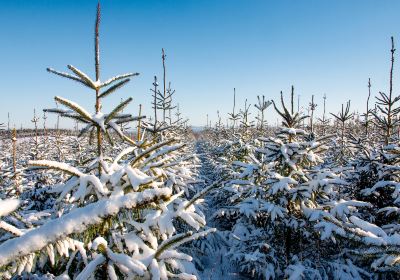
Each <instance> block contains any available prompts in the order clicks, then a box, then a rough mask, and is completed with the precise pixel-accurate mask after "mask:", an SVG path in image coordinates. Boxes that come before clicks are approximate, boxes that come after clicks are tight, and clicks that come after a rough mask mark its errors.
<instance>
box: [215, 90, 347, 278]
mask: <svg viewBox="0 0 400 280" xmlns="http://www.w3.org/2000/svg"><path fill="white" fill-rule="evenodd" d="M281 103H282V109H278V107H277V105H276V103H275V102H273V105H274V108H275V110H276V112H277V113H278V114H279V115H280V116H281V117H282V119H283V122H282V126H283V127H282V128H280V129H279V130H278V131H277V134H276V137H269V138H261V139H259V143H258V144H257V142H256V144H257V146H256V147H255V148H254V152H250V153H249V154H248V155H246V156H244V159H243V160H241V161H234V162H232V164H233V169H234V170H235V178H234V179H233V180H231V181H230V182H229V184H226V185H225V187H224V188H223V189H222V191H225V192H226V193H230V195H229V200H228V203H227V205H226V206H225V207H222V209H220V211H219V212H218V213H217V215H216V217H217V218H219V219H220V221H221V223H224V224H225V226H226V225H229V224H230V225H231V228H227V230H231V231H232V233H231V235H230V240H229V241H230V243H231V250H230V252H229V253H228V256H229V258H230V259H231V260H232V261H233V262H235V264H236V265H237V267H238V268H239V269H240V271H241V272H242V273H244V274H246V275H250V276H251V277H257V278H266V279H275V278H283V277H289V278H290V277H292V278H293V279H297V278H299V277H301V276H303V277H304V278H306V279H320V278H327V277H334V275H335V273H336V272H337V271H338V267H340V265H344V266H347V267H349V266H351V264H345V263H344V264H341V263H340V262H339V261H334V260H332V259H333V258H332V259H330V258H329V257H331V256H332V255H333V254H335V253H337V252H334V248H332V247H330V245H331V244H320V242H319V241H318V239H319V236H318V235H319V233H318V231H317V230H315V229H314V225H315V222H314V221H313V220H314V218H315V217H314V216H313V215H312V214H313V213H314V211H317V213H319V211H321V207H322V205H324V204H326V203H329V202H330V201H331V199H332V198H334V197H335V195H336V191H335V189H336V188H337V187H338V186H339V185H342V184H345V182H344V181H343V180H341V179H340V178H339V176H338V175H337V174H336V173H335V172H333V171H332V170H329V169H324V168H322V167H321V164H322V163H323V158H322V157H321V156H320V155H322V154H323V152H324V151H325V150H326V148H327V147H326V146H325V145H324V143H325V142H326V141H327V140H328V138H329V137H328V136H325V137H323V138H320V139H317V138H315V137H312V136H311V137H310V136H309V135H308V134H307V133H306V132H305V131H304V130H302V129H299V128H298V127H299V126H300V123H301V121H302V120H303V119H304V118H306V116H302V115H301V114H300V112H295V111H294V104H293V92H292V94H291V104H290V107H289V108H288V107H287V106H286V104H285V102H284V101H283V95H282V94H281ZM227 221H230V222H229V223H228V222H227ZM328 245H329V246H328ZM328 256H329V257H328ZM324 258H325V259H324ZM335 267H336V268H335ZM344 270H345V269H344ZM341 275H342V276H343V275H345V274H341ZM348 275H350V274H348ZM339 278H340V277H339ZM339 278H338V277H336V279H339Z"/></svg>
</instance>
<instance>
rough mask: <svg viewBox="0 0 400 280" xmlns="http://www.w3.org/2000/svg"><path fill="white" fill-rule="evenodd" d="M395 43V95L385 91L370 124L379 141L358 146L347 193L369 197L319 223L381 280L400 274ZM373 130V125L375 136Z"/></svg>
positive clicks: (360, 198)
mask: <svg viewBox="0 0 400 280" xmlns="http://www.w3.org/2000/svg"><path fill="white" fill-rule="evenodd" d="M394 51H395V49H394V43H393V38H392V48H391V67H390V81H389V83H390V84H389V94H385V93H383V92H380V93H379V96H378V97H377V106H376V108H377V110H376V111H372V112H371V115H372V119H371V120H370V124H372V125H375V126H376V128H378V129H379V134H380V135H381V137H380V139H379V142H378V143H372V144H371V141H368V142H366V143H363V142H359V143H357V145H356V148H357V151H358V152H357V157H356V158H355V159H354V160H353V161H352V165H353V167H354V172H352V178H351V185H350V186H349V189H350V190H349V191H348V192H347V195H348V196H350V197H355V198H356V199H359V200H363V201H364V203H363V204H364V205H362V204H361V202H360V203H359V204H358V205H353V206H369V208H368V209H367V211H362V209H359V210H357V209H356V208H355V209H353V210H352V211H347V212H345V213H343V215H342V216H340V217H337V216H335V215H331V213H326V214H324V215H325V216H324V220H325V221H323V222H321V223H320V224H319V225H318V226H319V227H321V228H322V229H324V232H323V234H322V236H323V237H324V238H329V237H330V238H335V239H337V240H339V242H342V243H343V245H344V247H346V249H345V250H344V251H345V253H346V254H348V255H350V256H352V257H353V259H354V261H357V262H358V263H359V264H360V265H363V266H365V267H366V268H367V269H369V270H370V271H371V272H374V274H373V275H374V277H375V278H379V279H398V278H399V275H400V254H399V251H400V226H399V222H398V221H399V213H400V211H399V207H400V198H399V193H400V185H399V184H400V173H399V164H400V157H399V155H400V147H399V145H398V137H397V135H396V132H395V127H396V126H397V122H398V118H397V115H398V113H399V111H400V110H399V107H398V105H397V102H398V100H400V98H399V97H398V96H394V95H393V91H392V89H393V86H392V80H393V63H394ZM372 134H373V131H372V129H371V126H370V128H369V131H368V135H369V137H371V135H372Z"/></svg>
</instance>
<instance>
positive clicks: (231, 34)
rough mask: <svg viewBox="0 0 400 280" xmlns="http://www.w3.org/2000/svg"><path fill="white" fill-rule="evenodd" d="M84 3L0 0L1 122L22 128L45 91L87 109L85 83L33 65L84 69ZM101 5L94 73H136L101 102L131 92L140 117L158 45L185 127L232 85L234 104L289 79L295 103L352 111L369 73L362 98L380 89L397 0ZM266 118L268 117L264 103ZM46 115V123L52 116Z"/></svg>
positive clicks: (87, 54)
mask: <svg viewBox="0 0 400 280" xmlns="http://www.w3.org/2000/svg"><path fill="white" fill-rule="evenodd" d="M96 4H97V1H94V0H85V1H77V0H69V1H61V0H35V1H28V0H25V1H23V0H7V1H6V0H1V1H0V36H1V39H0V42H1V43H0V77H1V78H0V79H1V90H0V91H1V92H0V96H1V103H2V104H1V111H0V122H7V113H8V112H9V113H10V114H11V125H12V126H13V125H15V126H17V127H20V126H21V125H22V126H24V127H31V126H32V124H31V122H30V120H31V119H32V115H33V109H34V108H36V110H37V111H41V109H43V108H51V107H54V106H55V103H54V99H53V97H54V96H55V95H60V96H63V97H66V98H68V99H71V100H73V101H75V102H77V103H79V104H81V105H82V106H84V107H86V108H87V109H88V110H90V109H92V108H93V105H92V104H93V101H94V95H93V93H92V92H91V91H90V90H88V89H86V88H83V87H82V86H81V85H79V84H77V83H74V82H72V81H69V80H66V79H63V78H60V77H57V76H55V75H52V74H49V73H47V72H46V71H45V69H46V67H49V66H51V67H53V68H55V69H57V70H60V71H66V70H67V68H66V65H67V64H72V65H74V66H76V67H78V68H79V69H81V70H83V71H85V72H86V73H88V74H90V75H91V76H93V74H94V55H93V29H94V18H95V9H96ZM101 5H102V21H101V27H100V32H101V34H100V41H101V47H100V48H101V63H102V65H101V68H102V73H101V76H102V79H106V78H109V77H111V76H113V75H115V74H122V73H125V72H139V73H140V76H138V77H136V78H134V79H133V80H132V81H131V83H130V84H129V85H127V86H126V87H124V88H123V89H121V90H120V92H119V93H117V94H114V96H113V97H109V98H107V101H106V103H107V104H106V105H105V106H104V109H105V110H104V111H107V109H110V108H111V107H112V106H114V105H116V104H118V102H119V101H120V100H121V98H127V97H128V96H132V97H133V103H132V105H130V107H129V109H128V110H129V112H133V113H135V114H136V112H137V109H138V104H140V103H141V104H143V106H144V108H145V113H146V114H147V115H149V114H150V112H151V111H150V109H149V108H150V102H151V98H150V91H149V89H150V87H151V84H152V81H153V76H154V75H157V76H159V77H160V78H161V75H162V64H161V48H165V50H166V53H167V61H166V63H167V79H168V80H170V81H171V82H172V87H173V88H175V89H176V94H175V96H176V99H175V100H176V102H178V103H179V104H180V107H181V111H182V113H183V115H184V116H185V117H188V118H189V119H190V123H191V124H193V125H204V124H205V122H206V114H207V113H208V114H209V117H210V119H211V120H213V121H216V119H217V117H216V115H217V110H219V111H220V114H221V115H222V117H223V118H225V117H226V115H227V113H228V112H230V111H231V108H232V103H233V101H232V95H233V88H234V87H235V88H236V92H237V104H238V106H242V105H243V104H244V101H245V99H246V98H247V99H248V102H249V103H252V104H254V103H255V102H256V100H257V98H256V96H257V95H262V94H264V95H265V96H266V97H267V98H268V99H277V98H279V92H280V91H281V90H282V91H283V92H284V93H286V94H287V96H288V94H289V91H290V87H291V85H294V86H295V92H296V96H297V95H300V103H301V106H302V107H307V104H308V103H309V101H310V99H311V95H315V100H316V102H317V103H319V106H318V107H317V115H320V114H321V111H322V97H323V95H324V94H326V95H327V110H328V111H330V112H335V113H336V112H337V111H338V110H339V109H340V106H341V103H344V102H346V101H347V100H348V99H351V100H352V109H354V110H358V111H361V112H363V109H364V108H365V100H366V96H367V94H368V89H367V81H368V78H369V77H370V78H371V81H372V92H373V94H374V95H375V94H377V92H378V91H387V90H388V85H389V82H388V80H389V76H388V74H389V68H390V51H389V50H390V36H394V37H395V43H396V45H400V17H399V15H398V12H399V11H400V1H388V0H384V1H378V0H376V1H371V0H357V1H356V0H340V1H327V0H321V1H317V0H303V1H298V0H297V1H296V0H283V1H256V0H214V1H211V0H201V1H200V0H165V1H161V0H147V1H144V0H143V1H137V0H132V1H128V0H125V1H122V0H113V1H111V0H104V1H101ZM397 57H398V55H397V56H396V59H397ZM399 60H400V58H399V59H397V61H399ZM397 65H399V64H398V62H396V65H395V72H394V73H395V76H394V91H395V93H396V94H398V88H399V87H398V86H397V84H398V82H399V81H398V73H399V72H398V71H397V68H398V66H397ZM128 110H127V111H128ZM252 111H253V116H254V115H255V114H256V113H255V110H254V107H253V109H252ZM267 115H268V119H269V122H270V123H273V124H275V123H276V115H275V114H273V113H272V109H270V110H269V111H268V113H267ZM48 123H49V124H48V125H49V126H52V125H54V123H55V117H54V116H53V117H49V119H48ZM62 125H63V126H64V127H65V126H70V125H71V123H70V122H68V121H63V122H62Z"/></svg>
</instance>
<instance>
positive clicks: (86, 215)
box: [0, 188, 171, 267]
mask: <svg viewBox="0 0 400 280" xmlns="http://www.w3.org/2000/svg"><path fill="white" fill-rule="evenodd" d="M169 196H171V190H170V189H169V188H160V189H148V190H145V191H143V192H140V193H128V194H126V195H122V196H117V197H111V198H109V199H106V200H100V201H98V202H96V203H92V204H89V205H88V206H85V207H82V208H78V209H76V210H73V211H72V212H70V213H68V214H66V215H64V216H62V217H60V218H58V219H54V220H52V221H49V222H47V223H46V224H44V225H43V226H41V227H39V228H36V229H33V230H31V231H29V232H27V233H26V234H24V235H22V236H20V237H17V238H14V239H10V240H7V241H6V242H4V243H2V244H1V245H0V267H1V266H4V265H7V264H8V263H10V262H11V261H13V260H14V259H17V258H20V257H22V256H26V255H28V254H31V253H33V252H36V251H39V250H41V249H43V248H44V247H46V246H47V245H48V244H51V243H54V242H56V241H57V240H59V239H62V238H65V237H66V236H68V235H70V234H72V233H79V232H83V231H84V230H86V229H87V228H88V227H90V226H92V225H95V224H99V223H101V222H102V221H103V219H104V218H106V217H109V216H113V215H116V214H118V213H119V212H120V211H121V210H123V209H132V208H137V207H142V206H144V205H146V204H148V203H151V202H154V201H157V200H159V199H166V198H168V197H169Z"/></svg>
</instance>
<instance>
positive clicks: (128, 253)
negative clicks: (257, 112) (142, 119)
mask: <svg viewBox="0 0 400 280" xmlns="http://www.w3.org/2000/svg"><path fill="white" fill-rule="evenodd" d="M99 22H100V6H98V9H97V18H96V25H95V68H96V81H93V80H92V79H90V78H89V77H88V76H87V75H86V74H84V73H83V72H81V71H80V70H78V69H77V68H75V67H73V66H69V69H71V71H72V72H73V73H74V74H72V75H71V74H67V73H62V72H58V71H55V70H52V69H50V70H49V71H50V72H53V73H56V74H57V75H60V76H63V77H66V78H69V79H72V80H74V81H77V82H79V83H81V84H83V85H85V86H87V87H89V88H91V89H93V90H94V91H95V93H96V103H95V113H94V114H90V113H88V112H87V111H86V110H85V109H84V108H82V107H81V106H79V105H78V104H76V103H74V102H72V101H69V100H67V99H65V98H62V97H56V100H57V101H58V102H59V103H61V104H63V105H64V106H65V107H67V108H68V109H67V110H62V109H55V110H48V111H49V112H54V113H58V114H60V115H61V116H64V117H68V118H72V119H76V120H79V121H81V122H83V123H85V124H86V126H85V127H84V128H83V130H82V132H83V133H84V132H89V134H91V135H93V134H94V135H95V136H96V139H97V150H96V152H97V154H96V157H95V158H93V159H92V161H90V162H88V163H87V164H86V165H85V166H81V167H80V168H77V167H73V166H70V165H68V164H66V163H61V162H56V161H45V160H41V161H31V162H30V164H31V165H33V166H36V167H39V168H46V169H51V170H57V171H61V172H64V173H66V174H69V175H70V177H69V178H68V179H67V180H66V182H65V183H62V184H59V185H58V186H55V187H54V188H53V189H52V192H53V193H57V194H58V198H57V201H56V205H55V208H54V213H53V214H52V218H51V219H50V220H49V221H47V222H45V223H44V224H43V225H40V226H37V227H33V228H30V229H29V230H23V229H20V233H21V234H20V235H19V234H15V235H16V237H15V238H10V239H8V240H6V241H5V242H2V243H1V244H0V268H1V270H0V271H1V277H2V278H4V279H10V278H11V277H12V276H13V275H23V276H29V275H31V274H32V273H37V274H46V273H47V274H49V273H50V274H51V275H59V276H60V279H93V278H95V279H103V278H106V277H108V278H110V279H118V278H124V279H137V278H144V279H148V278H151V279H167V278H178V279H195V278H196V277H195V274H196V272H195V269H194V267H193V265H191V260H192V258H191V256H189V255H187V254H184V253H182V252H179V251H177V250H176V248H177V247H178V246H180V245H182V244H183V243H186V242H188V241H191V240H193V239H196V238H198V237H202V236H204V235H206V234H207V233H209V232H212V231H214V229H208V230H205V231H201V232H198V233H194V232H193V231H180V228H182V227H180V228H178V227H177V226H176V222H175V221H176V220H177V219H179V220H180V221H182V222H184V223H187V224H188V225H189V226H190V227H191V228H193V229H194V230H199V229H200V228H201V227H203V226H204V225H205V219H204V215H203V214H202V213H201V212H200V211H199V210H198V208H197V207H196V201H197V200H198V199H199V198H201V197H202V196H203V195H204V194H205V193H206V191H207V190H208V189H205V190H204V191H203V192H201V193H199V194H196V195H195V196H194V197H193V198H192V199H191V200H189V201H188V200H186V199H185V198H184V197H183V195H184V193H185V188H186V186H185V185H184V184H185V182H186V181H183V180H187V179H188V178H191V176H190V174H187V173H184V172H183V169H184V168H183V167H182V165H183V164H186V163H183V162H184V160H182V159H180V158H179V156H178V155H176V154H175V155H174V153H176V152H177V151H178V150H179V149H180V148H182V146H184V145H183V144H179V143H178V144H173V143H174V142H176V140H175V139H166V140H163V141H159V142H156V143H154V142H153V141H154V138H151V139H150V140H146V139H145V137H144V136H142V139H141V140H140V139H139V140H138V141H133V140H131V139H130V138H128V137H127V136H126V135H124V134H123V132H122V131H121V130H120V129H119V126H118V123H121V122H126V121H128V120H129V121H131V120H133V119H135V118H133V117H132V116H130V115H126V114H124V115H122V114H120V111H121V110H122V109H123V108H124V107H125V106H126V105H127V104H128V103H129V101H130V100H131V99H128V100H126V101H125V102H123V103H122V104H120V105H118V106H117V107H116V108H115V109H114V110H112V112H111V113H109V114H104V113H102V112H101V103H100V102H101V100H102V99H103V98H104V97H106V96H108V95H109V94H111V93H113V92H114V91H115V90H116V89H118V88H119V87H121V86H123V85H124V84H126V83H127V82H128V79H127V77H130V76H133V75H136V74H125V75H120V76H116V77H114V78H111V79H109V80H107V81H105V82H101V80H100V72H99V70H100V64H99V44H98V43H99V39H98V38H99ZM107 86H109V87H108V88H107V89H105V88H106V87H107ZM110 129H112V130H114V131H115V133H116V134H117V135H118V136H120V137H121V138H122V139H123V140H124V141H126V142H127V143H128V144H130V145H131V146H130V147H128V148H126V149H125V150H123V151H122V152H121V153H119V154H118V155H117V156H116V157H114V158H110V157H108V156H107V155H106V154H105V153H104V146H105V145H106V144H105V142H104V141H103V136H106V138H107V139H108V140H109V141H110V142H111V141H112V137H111V133H110V131H109V130H110ZM186 165H187V164H186ZM186 167H187V168H190V166H186ZM177 177H179V180H180V181H179V182H178V180H177V179H176V178H177ZM176 185H178V187H176ZM7 214H8V213H7ZM6 230H7V229H6ZM11 233H12V231H11Z"/></svg>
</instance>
